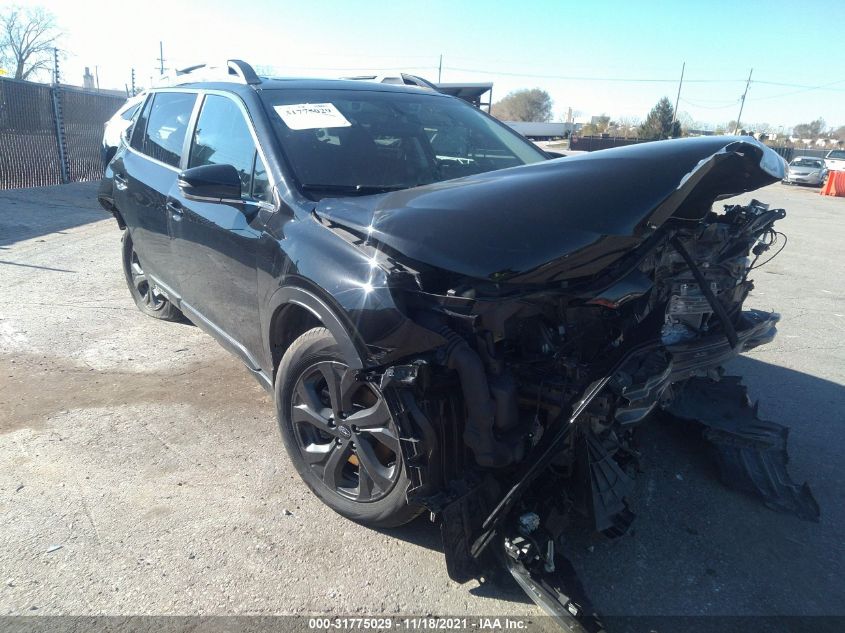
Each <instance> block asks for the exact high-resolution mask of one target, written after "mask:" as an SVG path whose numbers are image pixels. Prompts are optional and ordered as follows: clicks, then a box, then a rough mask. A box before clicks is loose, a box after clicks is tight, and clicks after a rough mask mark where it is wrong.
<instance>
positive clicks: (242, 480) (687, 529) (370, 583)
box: [0, 185, 845, 615]
mask: <svg viewBox="0 0 845 633" xmlns="http://www.w3.org/2000/svg"><path fill="white" fill-rule="evenodd" d="M94 191H95V186H93V185H68V186H64V187H56V188H44V189H40V190H18V191H5V192H0V464H2V468H0V533H2V534H3V547H2V548H0V574H2V576H0V582H2V585H0V614H36V613H37V614H66V613H72V614H119V615H129V614H221V615H222V614H270V613H336V614H337V613H342V614H356V613H369V614H393V613H406V614H427V613H438V614H466V613H468V614H501V615H510V614H512V615H532V614H537V613H539V611H538V610H537V609H536V608H535V607H534V606H533V604H531V603H528V602H527V601H526V600H525V598H524V597H523V596H522V594H521V592H520V591H519V589H517V588H515V587H512V586H505V587H498V586H497V587H492V586H490V585H485V586H478V585H476V584H475V583H469V584H468V585H464V586H462V585H457V584H455V583H453V582H451V581H450V580H449V579H448V577H447V575H446V570H445V566H444V564H443V560H442V554H441V552H440V551H439V542H438V541H439V536H438V533H437V530H436V529H435V528H434V527H432V526H431V525H430V524H429V523H427V522H426V521H425V520H420V521H418V522H416V523H414V524H412V525H411V526H408V527H406V528H403V529H400V530H395V531H391V532H378V531H373V530H368V529H365V528H363V527H360V526H358V525H356V524H354V523H351V522H349V521H346V520H344V519H342V518H340V517H339V516H337V515H335V514H334V513H333V512H331V511H330V510H328V509H327V508H326V507H324V506H322V505H321V504H320V503H319V502H318V501H317V500H316V498H314V497H313V496H312V495H311V494H310V493H309V492H308V491H307V489H306V488H305V486H304V485H303V484H302V483H301V482H300V481H299V479H298V478H297V477H296V475H295V472H294V469H293V468H292V467H291V465H290V464H289V463H288V461H287V459H286V457H285V455H284V451H283V448H282V445H281V441H280V438H279V436H278V431H277V429H276V426H275V420H274V415H273V407H272V402H271V400H270V397H269V396H268V395H267V393H266V392H265V391H264V390H263V389H262V388H261V387H260V386H259V385H258V383H257V382H255V381H254V380H253V379H252V378H251V377H250V376H249V375H248V373H247V371H246V370H245V369H244V368H242V366H241V365H240V364H239V362H238V361H237V360H236V359H234V358H233V357H230V356H229V355H228V354H227V353H226V352H225V351H223V349H222V348H220V347H219V346H218V345H217V344H216V343H215V342H214V341H213V340H212V339H210V338H209V337H207V336H206V335H204V334H203V333H202V332H201V331H199V330H198V329H197V328H195V327H192V326H190V325H173V324H165V323H160V322H157V321H154V320H152V319H149V318H146V317H144V316H142V315H141V314H140V313H139V312H138V311H137V310H136V309H135V307H134V305H133V303H132V301H131V299H130V297H129V293H128V292H127V290H126V288H125V285H124V280H123V277H122V273H121V270H120V258H119V247H120V232H119V231H118V229H117V226H116V224H115V223H114V222H113V221H112V220H107V219H105V217H106V216H104V214H103V213H102V212H101V211H99V210H98V208H97V207H96V203H95V202H94V199H93V195H94ZM757 197H758V198H760V199H762V200H764V201H766V202H770V203H772V204H774V205H778V206H783V207H785V208H787V210H788V211H789V213H790V215H789V216H788V217H787V218H786V220H784V221H783V222H781V223H780V229H781V230H782V231H785V232H786V233H788V234H789V244H788V247H787V248H786V250H785V251H784V252H783V253H782V255H781V256H780V257H778V258H777V259H776V260H774V262H772V263H771V264H769V265H768V266H766V267H764V268H762V269H761V270H760V271H758V272H757V274H756V275H755V278H756V280H757V287H758V289H757V290H755V292H754V294H753V295H752V298H751V300H750V305H752V306H754V307H760V308H764V309H772V308H774V309H777V310H778V311H780V312H781V313H782V314H783V322H782V326H781V327H780V335H779V337H778V338H777V339H776V341H775V342H774V343H773V344H771V345H769V346H767V347H765V348H761V349H759V350H756V351H754V352H753V353H751V354H749V355H748V356H747V357H746V358H743V359H740V360H738V361H736V362H735V363H734V364H733V366H732V369H734V370H735V371H737V372H741V373H743V374H744V375H746V376H747V377H748V383H749V384H750V385H751V388H752V394H753V395H756V396H758V397H760V398H761V400H762V405H761V411H762V414H763V415H764V416H765V417H769V418H770V419H773V420H775V421H777V422H781V423H783V424H786V425H789V426H791V427H792V436H791V438H790V442H791V455H792V462H791V470H792V473H793V476H794V477H795V479H796V480H798V481H804V480H808V481H809V482H810V483H811V485H812V487H813V490H814V493H815V495H816V498H817V499H818V501H819V504H820V505H821V508H822V519H821V522H820V523H818V524H813V523H806V522H802V521H800V520H798V519H795V518H793V517H791V516H785V515H781V514H777V513H774V512H772V511H769V510H767V509H766V508H764V507H762V505H761V504H759V503H758V502H757V501H756V500H754V499H751V498H748V497H746V496H744V495H742V494H740V493H736V492H732V491H729V490H727V489H725V488H723V487H722V486H721V485H720V484H719V483H718V482H717V481H716V479H715V477H714V469H713V465H712V463H711V462H710V461H709V459H708V457H707V455H706V454H704V453H702V445H701V444H700V443H698V442H697V441H695V440H693V439H691V438H689V437H686V436H685V434H684V433H683V432H680V431H679V430H677V429H671V428H661V427H660V426H659V425H653V426H652V427H651V428H649V429H648V430H647V431H646V433H645V438H644V448H645V465H646V467H647V472H646V473H644V474H643V475H642V476H641V477H640V478H639V479H638V491H637V494H636V496H635V498H634V499H633V509H634V510H635V511H636V512H637V514H638V519H637V522H636V524H635V530H634V532H633V533H632V534H631V535H630V536H626V537H624V538H623V539H621V540H619V541H616V542H610V541H607V540H604V539H601V538H598V537H588V536H573V538H572V540H571V541H570V542H569V544H568V549H569V554H570V555H571V557H572V559H573V562H574V563H575V565H576V567H577V568H578V569H579V571H580V573H581V575H582V580H583V581H584V584H585V585H586V587H587V589H588V591H589V592H590V593H591V595H592V596H593V599H594V601H595V602H596V604H597V606H598V607H599V609H600V610H601V611H602V612H604V613H605V614H619V615H623V614H651V615H656V614H699V613H700V614H783V615H787V614H796V615H797V614H839V615H845V542H844V541H843V525H845V486H843V481H845V456H843V450H842V446H843V441H845V427H843V423H845V387H843V385H845V347H843V342H842V334H843V331H845V260H843V257H842V253H843V246H842V244H843V240H845V199H831V198H822V197H820V196H818V195H816V194H815V192H814V191H813V190H808V189H793V188H788V187H785V186H782V185H774V186H772V187H769V188H768V189H766V190H764V191H761V192H758V193H757Z"/></svg>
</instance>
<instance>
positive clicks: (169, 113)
mask: <svg viewBox="0 0 845 633" xmlns="http://www.w3.org/2000/svg"><path fill="white" fill-rule="evenodd" d="M196 99H197V96H196V95H195V94H190V93H184V92H159V93H156V94H155V95H154V96H153V98H152V99H151V100H149V101H148V102H147V105H146V106H145V107H144V111H143V113H142V114H141V119H139V121H138V125H136V128H137V129H136V133H135V134H134V135H133V137H132V147H134V148H135V149H137V150H139V151H141V152H143V153H144V154H146V155H147V156H149V157H150V158H154V159H156V160H159V161H161V162H162V163H165V164H167V165H170V166H171V167H179V163H180V162H181V161H182V147H183V145H184V142H185V135H186V133H187V131H188V122H189V121H190V119H191V112H192V111H193V109H194V103H195V102H196ZM136 139H138V143H136ZM139 145H140V146H139Z"/></svg>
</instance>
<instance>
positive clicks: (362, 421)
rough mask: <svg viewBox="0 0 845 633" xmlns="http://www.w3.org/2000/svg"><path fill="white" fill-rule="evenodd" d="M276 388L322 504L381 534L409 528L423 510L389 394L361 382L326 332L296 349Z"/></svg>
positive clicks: (288, 440)
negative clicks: (411, 493) (412, 487)
mask: <svg viewBox="0 0 845 633" xmlns="http://www.w3.org/2000/svg"><path fill="white" fill-rule="evenodd" d="M275 390H276V409H277V414H278V420H279V428H280V430H281V433H282V439H283V440H284V444H285V448H286V449H287V452H288V455H289V456H290V459H291V461H292V462H293V464H294V466H295V467H296V470H297V471H298V472H299V475H300V477H302V480H303V481H304V482H305V483H306V485H307V486H308V487H309V488H310V489H311V490H312V492H314V494H315V495H317V496H318V497H319V498H320V500H322V501H323V503H325V504H326V505H327V506H329V507H330V508H332V509H333V510H334V511H335V512H337V513H338V514H341V515H343V516H345V517H347V518H349V519H352V520H353V521H357V522H359V523H362V524H364V525H368V526H370V527H378V528H388V527H396V526H399V525H403V524H405V523H407V522H409V521H411V520H412V519H414V517H416V516H417V515H418V514H419V513H420V512H421V511H422V508H419V507H417V506H413V505H410V504H409V503H408V501H407V498H406V492H407V490H408V485H409V480H408V476H407V471H406V468H405V464H404V463H403V460H402V453H401V450H400V447H399V430H398V426H397V425H396V422H395V419H394V417H393V414H392V412H391V409H390V405H389V404H388V400H387V398H386V397H385V394H383V393H382V392H381V391H380V390H379V389H378V387H377V386H375V385H373V384H371V383H366V382H359V381H356V380H355V372H354V371H352V370H350V369H349V367H348V366H347V365H346V363H345V362H344V360H343V356H342V355H341V353H340V350H339V348H338V346H337V342H336V341H335V340H334V338H333V337H332V335H331V333H330V332H329V331H328V330H327V329H325V328H322V327H320V328H314V329H312V330H309V331H307V332H305V334H303V335H302V336H300V337H299V338H297V339H296V340H295V341H294V342H293V343H292V344H291V346H290V347H289V348H288V350H287V351H286V352H285V355H284V356H283V357H282V360H281V363H280V364H279V369H278V372H277V373H276V387H275Z"/></svg>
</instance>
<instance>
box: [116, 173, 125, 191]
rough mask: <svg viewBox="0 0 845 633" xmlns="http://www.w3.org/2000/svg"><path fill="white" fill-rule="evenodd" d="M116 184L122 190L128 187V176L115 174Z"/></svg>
mask: <svg viewBox="0 0 845 633" xmlns="http://www.w3.org/2000/svg"><path fill="white" fill-rule="evenodd" d="M114 186H115V187H117V188H118V189H119V190H120V191H123V190H125V189H126V187H127V186H128V185H127V182H126V176H122V175H121V174H115V175H114Z"/></svg>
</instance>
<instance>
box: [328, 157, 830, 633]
mask: <svg viewBox="0 0 845 633" xmlns="http://www.w3.org/2000/svg"><path fill="white" fill-rule="evenodd" d="M740 149H742V150H744V153H743V151H739V150H737V151H735V152H733V153H731V152H727V151H725V152H723V153H722V154H721V156H720V155H718V154H717V155H716V157H711V158H710V160H709V161H701V162H700V163H699V165H698V166H697V167H696V169H695V170H693V172H691V173H690V174H689V175H687V176H686V177H684V179H683V180H682V182H681V184H680V185H678V191H679V192H682V193H683V195H680V194H679V195H678V197H677V199H676V200H675V201H674V203H673V204H672V205H670V206H669V207H667V203H666V202H664V203H662V204H660V205H658V206H657V209H658V211H657V212H652V211H651V210H649V214H648V215H647V214H643V217H642V218H641V219H640V221H639V222H638V224H637V225H636V227H635V229H634V230H633V231H634V232H635V233H636V240H634V239H628V238H626V237H624V236H609V235H608V232H607V231H601V230H598V229H596V230H595V233H596V234H598V235H601V237H600V238H597V239H595V240H594V241H592V242H590V240H592V239H593V238H589V239H588V238H587V237H585V238H584V240H583V243H582V244H579V245H578V247H577V248H572V249H571V250H570V251H567V252H566V253H564V254H563V255H562V256H561V257H557V258H556V259H554V260H549V263H548V264H545V265H541V266H539V267H533V268H531V269H530V270H528V268H529V267H528V266H526V267H525V268H526V270H519V269H518V268H517V267H516V266H515V265H511V266H504V267H502V268H500V269H497V270H491V271H489V274H486V275H485V277H486V280H481V279H479V275H468V274H463V272H464V271H460V270H454V268H453V269H452V270H451V271H450V272H446V271H444V269H443V268H442V267H438V268H435V267H433V266H431V265H429V262H426V261H424V260H423V257H426V253H424V252H423V251H419V253H418V254H417V253H414V255H415V257H414V258H413V259H409V258H407V257H404V258H403V257H401V256H399V255H396V254H395V253H394V252H392V250H391V243H390V238H391V237H392V236H395V235H397V234H400V235H401V228H402V227H401V226H400V227H399V228H398V229H396V228H393V227H389V228H391V229H392V230H393V233H391V234H390V235H387V236H386V237H385V238H384V239H383V240H382V241H380V242H379V241H377V238H378V236H379V233H378V223H377V222H376V221H375V220H371V224H370V227H369V229H368V230H366V231H363V230H360V229H359V228H356V226H355V225H354V224H352V223H350V222H348V221H344V220H345V218H343V217H342V216H340V215H339V214H336V215H335V216H334V217H330V216H331V214H330V213H328V212H327V213H325V215H324V216H323V217H325V218H326V219H328V220H329V221H332V222H340V224H342V225H343V226H344V227H345V230H350V231H351V232H352V235H353V236H354V235H359V236H360V235H367V236H372V235H375V236H376V239H375V240H371V241H370V240H366V241H365V242H364V245H365V246H366V245H367V244H372V243H374V244H375V246H372V249H373V251H374V253H375V255H374V256H386V257H388V258H389V259H390V262H391V265H392V266H393V270H394V272H395V276H394V279H401V280H402V281H401V283H398V284H397V286H398V287H400V288H401V292H402V293H403V300H404V309H405V310H406V311H407V313H408V314H409V316H410V317H411V319H412V320H413V321H414V322H415V323H416V324H418V325H419V326H421V327H423V328H425V329H426V330H428V331H429V332H432V333H435V334H436V335H438V336H439V337H440V339H439V340H440V341H442V342H443V343H442V344H440V345H438V346H435V347H434V348H433V349H430V350H423V351H421V352H420V353H417V354H415V355H414V356H413V357H412V358H410V359H407V362H405V363H402V364H394V365H391V366H389V367H387V368H386V369H385V370H384V371H377V372H372V373H371V374H370V380H373V381H378V382H379V384H380V386H381V388H382V390H384V391H385V392H386V393H388V392H389V393H391V394H392V397H393V398H394V399H395V402H394V407H395V409H396V410H397V411H399V412H400V418H401V423H402V426H403V428H404V430H405V435H406V436H407V437H406V438H403V439H406V441H405V442H403V451H404V452H405V454H404V456H403V457H404V459H405V463H406V464H408V466H409V471H410V473H411V480H412V486H411V488H410V490H409V491H408V499H409V500H410V501H411V502H412V503H416V504H420V505H423V506H425V507H426V508H427V509H428V510H429V511H430V512H431V513H432V515H433V516H434V517H436V518H437V520H438V521H439V523H440V527H441V532H442V537H443V544H444V551H445V554H446V562H447V567H448V570H449V574H450V576H451V577H452V578H453V579H454V580H457V581H460V582H464V581H466V580H469V579H470V578H477V577H480V576H485V575H487V574H489V570H490V569H491V567H493V566H496V565H499V566H501V565H504V566H505V567H507V568H508V569H509V570H510V572H511V574H512V575H513V576H514V578H515V579H516V580H517V582H518V583H519V584H520V585H521V586H522V587H523V588H524V589H525V591H526V592H527V593H528V594H529V595H530V596H531V597H532V598H533V599H534V600H535V601H536V602H537V603H538V604H539V605H540V606H542V607H543V608H544V609H545V610H546V611H547V612H549V613H551V614H552V615H554V616H556V617H557V618H559V619H560V621H561V622H562V623H564V624H566V625H567V626H569V627H574V628H577V627H583V628H584V629H586V630H600V628H601V624H600V621H599V620H598V619H597V618H596V617H595V615H594V614H593V612H592V608H591V606H590V604H589V599H588V598H587V597H586V596H584V595H583V594H582V593H581V592H580V590H579V589H578V583H577V580H575V579H574V572H573V570H572V567H571V565H570V564H569V563H568V561H566V559H565V558H563V557H562V555H561V553H560V552H559V551H558V549H559V548H558V545H557V544H558V543H559V542H560V539H561V537H562V535H563V534H564V531H565V530H566V529H567V526H569V525H570V523H571V519H572V517H573V516H576V515H577V516H580V517H586V518H587V519H588V520H589V521H591V523H592V525H593V527H594V529H595V530H596V531H598V532H601V533H603V534H604V535H605V536H607V537H608V538H616V537H618V536H621V535H623V534H625V533H626V532H627V530H628V529H629V527H630V526H631V524H632V522H633V521H634V518H635V506H636V503H635V501H634V500H632V499H631V498H630V497H631V493H632V491H633V488H634V481H633V477H634V475H635V473H636V471H637V470H638V459H639V452H638V448H637V431H638V428H639V427H640V426H641V425H642V424H644V423H646V422H647V421H648V420H649V419H650V418H651V417H652V416H654V415H661V416H665V417H669V418H674V419H678V420H684V421H690V422H693V423H694V424H696V425H698V426H700V428H701V429H702V437H703V438H704V439H705V440H706V441H707V442H709V445H710V446H711V447H712V449H713V452H714V454H715V456H716V461H717V462H718V467H719V469H720V473H721V477H722V479H723V481H724V482H725V483H726V484H728V485H731V486H733V487H736V488H739V489H741V490H744V491H746V492H748V493H750V494H754V495H756V496H757V497H759V498H760V499H761V500H762V501H763V502H764V503H765V504H766V505H767V506H769V507H771V508H773V509H775V510H779V511H783V512H789V513H792V514H795V515H797V516H799V517H801V518H803V519H807V520H811V521H816V520H818V517H819V507H818V504H817V503H816V501H815V499H814V498H813V496H812V493H811V492H810V490H809V487H808V486H807V485H806V484H804V485H803V486H799V485H797V484H796V483H794V482H793V481H792V480H791V479H790V478H789V475H788V474H787V471H786V463H787V453H786V438H787V429H786V428H785V427H782V426H780V425H778V424H775V423H773V422H768V421H765V420H761V419H760V418H759V417H758V415H757V408H756V406H755V405H752V404H751V401H750V400H749V398H748V395H747V393H746V389H745V387H744V386H743V385H742V384H741V381H740V379H739V378H738V377H735V376H728V375H726V372H725V369H724V367H723V366H724V364H725V363H726V362H727V361H729V360H731V359H732V358H734V357H735V356H737V355H738V354H740V353H742V352H745V351H747V350H750V349H753V348H754V347H757V346H759V345H762V344H765V343H768V342H769V341H771V340H772V339H773V338H774V336H775V334H776V326H777V323H778V320H779V318H780V317H779V315H778V314H777V313H774V312H764V311H761V310H754V309H743V304H744V302H745V300H746V298H747V297H748V295H749V293H750V292H751V291H752V289H753V287H754V284H753V281H752V279H751V274H752V273H753V271H754V270H755V269H756V268H759V267H760V266H762V265H764V264H765V263H766V262H767V261H769V260H770V259H771V258H773V257H774V256H776V255H777V254H778V253H779V252H780V250H781V249H782V248H783V247H784V245H785V243H786V237H785V236H784V235H783V234H781V233H779V232H778V231H777V230H776V229H775V223H776V222H777V221H778V220H780V219H782V218H783V217H784V216H785V212H784V211H783V210H782V209H770V208H769V207H768V206H767V205H765V204H763V203H761V202H758V201H756V200H753V201H752V202H751V203H750V204H747V205H736V204H733V205H726V206H723V208H721V209H717V206H718V205H713V204H712V203H713V202H714V201H715V200H716V199H718V198H719V197H724V196H726V195H727V194H728V193H736V192H737V191H742V190H752V189H756V188H757V187H759V186H762V185H763V184H767V182H770V181H773V180H774V177H773V174H765V175H764V177H763V176H760V177H759V180H758V181H757V182H750V183H742V184H735V182H732V181H731V179H732V178H733V179H734V181H737V182H739V181H742V179H741V178H737V177H736V175H735V173H734V172H736V171H740V170H738V169H737V161H738V160H742V161H752V160H756V161H757V162H759V156H757V155H754V154H753V152H749V151H748V149H749V148H748V147H744V148H740ZM765 156H766V155H765V154H764V157H765ZM720 160H721V162H720ZM720 170H721V171H720ZM750 171H751V170H750V168H749V172H750ZM748 180H752V179H751V178H750V177H748ZM725 181H728V183H729V184H727V185H724V187H723V189H721V190H720V189H719V188H718V187H717V186H714V183H723V184H724V182H725ZM696 187H698V189H696ZM685 188H686V190H685V191H683V190H684V189H685ZM702 191H704V193H702ZM672 195H674V194H672ZM672 195H670V196H669V198H668V200H672ZM661 209H662V211H661ZM329 211H331V209H329ZM318 214H319V209H318ZM658 216H659V220H657V219H655V218H657V217H658ZM374 217H377V216H374ZM390 221H391V218H390V217H388V218H387V220H386V221H385V223H388V222H390ZM596 222H598V221H596ZM374 228H375V230H374ZM572 239H573V240H574V239H575V238H572ZM579 239H580V238H579ZM395 243H396V245H397V246H396V248H398V246H399V242H398V241H396V242H395ZM584 244H592V246H584ZM596 244H601V248H598V247H596V246H595V245H596ZM403 253H405V254H406V255H407V253H408V250H407V249H403ZM542 259H548V258H542Z"/></svg>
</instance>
